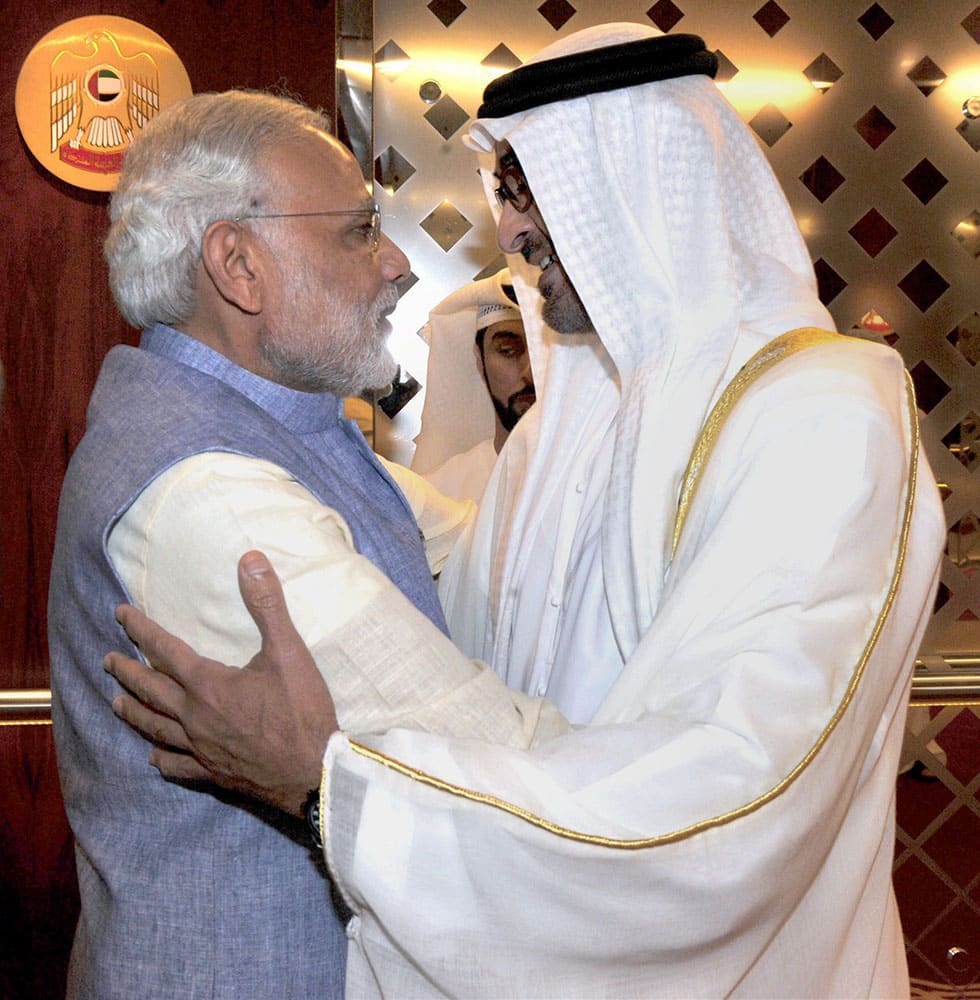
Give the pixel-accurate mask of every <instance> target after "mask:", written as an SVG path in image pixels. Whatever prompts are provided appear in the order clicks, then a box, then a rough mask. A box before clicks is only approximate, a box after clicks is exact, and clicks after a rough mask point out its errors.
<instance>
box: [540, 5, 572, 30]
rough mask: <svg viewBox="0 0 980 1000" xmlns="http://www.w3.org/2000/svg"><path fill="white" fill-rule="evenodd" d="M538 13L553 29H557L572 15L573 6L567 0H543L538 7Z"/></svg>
mask: <svg viewBox="0 0 980 1000" xmlns="http://www.w3.org/2000/svg"><path fill="white" fill-rule="evenodd" d="M538 13H539V14H540V15H541V16H542V17H543V18H544V19H545V20H546V21H547V22H548V24H550V25H551V26H552V28H554V29H555V31H559V30H560V29H561V28H563V27H564V26H565V23H566V21H568V19H569V18H571V17H572V16H574V14H575V8H574V7H573V6H572V5H571V4H570V3H569V2H568V0H545V2H544V3H543V4H541V6H540V7H539V8H538Z"/></svg>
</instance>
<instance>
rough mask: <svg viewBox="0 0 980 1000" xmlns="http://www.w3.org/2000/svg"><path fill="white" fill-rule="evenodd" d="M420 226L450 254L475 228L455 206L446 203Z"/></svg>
mask: <svg viewBox="0 0 980 1000" xmlns="http://www.w3.org/2000/svg"><path fill="white" fill-rule="evenodd" d="M419 225H420V226H421V227H422V228H423V229H424V230H425V231H426V232H427V233H428V234H429V236H431V237H432V239H433V240H435V241H436V243H438V244H439V246H440V247H442V249H443V250H445V251H446V253H448V252H449V251H450V250H452V248H453V247H454V246H456V244H457V243H458V242H459V241H460V240H461V239H462V238H463V237H464V236H465V235H466V234H467V233H468V232H469V231H470V230H471V229H472V228H473V224H472V223H471V222H470V221H469V219H467V218H466V216H465V215H463V214H462V213H461V212H460V211H459V209H458V208H456V206H455V205H453V204H452V203H451V202H449V201H444V202H443V203H442V204H441V205H439V206H438V208H435V209H433V210H432V211H431V212H430V213H429V214H428V215H427V216H426V217H425V218H424V219H423V220H422V221H421V222H420V223H419Z"/></svg>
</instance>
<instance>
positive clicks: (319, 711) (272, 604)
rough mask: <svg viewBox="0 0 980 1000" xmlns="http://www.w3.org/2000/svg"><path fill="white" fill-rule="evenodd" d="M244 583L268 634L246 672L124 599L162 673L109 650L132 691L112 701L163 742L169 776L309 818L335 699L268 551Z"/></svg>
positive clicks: (155, 754)
mask: <svg viewBox="0 0 980 1000" xmlns="http://www.w3.org/2000/svg"><path fill="white" fill-rule="evenodd" d="M238 586H239V590H240V591H241V594H242V599H243V600H244V602H245V606H246V607H247V608H248V612H249V614H250V615H251V616H252V618H253V619H254V621H255V624H256V625H257V626H258V628H259V633H260V635H261V637H262V648H261V650H260V651H259V652H258V653H257V654H256V655H255V656H254V657H253V658H252V659H251V661H250V662H249V663H248V664H247V665H246V666H245V667H242V668H240V669H239V668H235V667H228V666H225V665H224V664H221V663H218V662H217V661H215V660H209V659H207V658H206V657H203V656H198V655H197V653H195V652H194V650H192V649H191V648H190V646H188V645H187V644H186V643H184V642H181V640H180V639H178V638H177V637H176V636H173V635H171V634H170V633H169V632H167V631H165V630H164V629H163V628H161V627H160V626H159V625H157V624H156V623H155V622H153V621H151V620H150V619H149V618H147V617H146V616H145V615H143V614H142V613H140V612H139V611H137V610H136V609H135V608H132V607H130V606H129V605H126V604H124V605H121V606H120V607H119V609H118V610H117V612H116V615H117V618H118V619H119V621H120V623H121V624H122V626H123V627H124V628H125V629H126V631H127V633H129V636H130V638H131V639H132V640H133V641H134V642H135V643H136V644H137V645H138V646H139V648H140V650H141V651H142V653H143V655H144V656H145V657H146V658H147V660H148V661H149V662H150V663H151V664H152V666H153V667H154V670H150V669H149V668H148V667H146V666H144V665H143V664H142V663H139V662H138V661H137V660H133V659H130V658H129V657H127V656H125V655H124V654H122V653H110V654H109V655H108V656H107V657H106V659H105V668H106V670H107V671H108V672H109V673H110V674H112V676H113V677H115V678H116V679H117V680H118V681H119V682H120V683H121V684H122V685H123V686H124V687H126V688H128V690H129V691H130V692H131V694H120V695H117V697H116V698H115V699H114V700H113V703H112V708H113V711H114V712H115V713H116V715H118V716H119V717H120V718H121V719H124V720H125V721H126V722H128V723H129V724H130V725H131V726H133V727H134V728H135V729H137V730H138V731H139V732H141V733H142V734H143V735H144V736H145V737H146V738H147V739H149V740H151V741H152V742H153V743H155V744H156V747H155V748H154V749H153V750H152V752H151V753H150V763H152V764H153V765H155V766H156V767H158V768H159V769H160V772H161V773H162V774H163V775H165V776H166V777H169V778H182V779H196V780H209V781H213V782H214V783H215V784H218V785H221V786H223V787H225V788H233V789H236V790H238V791H241V792H245V793H247V794H248V795H251V796H253V797H255V798H259V799H262V800H263V801H265V802H270V803H272V804H273V805H275V806H278V807H279V808H280V809H283V810H285V811H286V812H289V813H292V814H294V815H300V814H301V811H302V805H303V801H304V799H305V798H306V794H307V792H308V791H309V790H310V789H311V788H315V787H316V786H317V785H319V783H320V766H321V760H322V758H323V751H324V748H325V747H326V744H327V740H328V739H329V738H330V736H331V734H332V733H334V732H335V731H336V729H337V719H336V715H335V714H334V706H333V701H332V700H331V698H330V693H329V691H328V690H327V686H326V684H325V683H324V680H323V678H322V677H321V676H320V672H319V671H318V670H317V667H316V664H315V663H314V662H313V657H312V655H311V654H310V651H309V650H308V649H307V648H306V645H305V644H304V643H303V640H302V639H301V638H300V636H299V633H298V632H297V631H296V628H295V626H294V625H293V622H292V619H291V618H290V617H289V610H288V608H287V607H286V600H285V597H284V596H283V592H282V587H281V586H280V583H279V578H278V577H277V576H276V574H275V571H274V570H273V568H272V566H271V564H270V563H269V561H268V559H267V558H266V557H265V556H264V555H263V554H262V553H261V552H247V553H246V554H245V555H244V556H242V558H241V560H240V561H239V563H238Z"/></svg>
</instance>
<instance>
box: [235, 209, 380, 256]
mask: <svg viewBox="0 0 980 1000" xmlns="http://www.w3.org/2000/svg"><path fill="white" fill-rule="evenodd" d="M316 215H364V216H370V217H371V218H370V222H369V226H370V233H369V236H368V240H369V242H370V244H371V251H372V253H373V252H375V251H376V250H377V249H378V247H379V246H380V245H381V209H380V207H379V206H377V205H372V206H371V207H370V208H367V207H365V208H347V209H344V210H342V211H338V212H265V213H256V214H255V215H239V216H238V217H237V218H235V219H232V222H247V221H248V220H249V219H307V218H310V217H312V216H316Z"/></svg>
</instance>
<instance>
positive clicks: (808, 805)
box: [110, 24, 944, 997]
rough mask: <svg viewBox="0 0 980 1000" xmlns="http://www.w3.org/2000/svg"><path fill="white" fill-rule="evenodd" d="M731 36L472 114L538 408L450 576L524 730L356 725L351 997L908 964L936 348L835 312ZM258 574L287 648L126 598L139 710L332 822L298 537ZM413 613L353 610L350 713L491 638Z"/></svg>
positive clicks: (603, 42)
mask: <svg viewBox="0 0 980 1000" xmlns="http://www.w3.org/2000/svg"><path fill="white" fill-rule="evenodd" d="M714 62H715V61H714V57H713V56H712V55H711V54H710V53H708V52H707V51H706V50H705V48H704V45H703V43H702V42H701V40H700V39H698V38H696V37H694V36H688V35H676V36H670V35H668V36H657V35H656V33H655V32H653V31H652V30H651V29H649V28H646V27H643V26H640V25H634V24H613V25H605V26H603V27H600V28H595V29H589V30H586V31H583V32H579V33H577V34H573V35H570V36H568V37H567V38H565V39H563V40H561V41H559V42H557V43H555V44H554V45H552V46H550V47H549V48H547V49H545V50H544V51H543V52H542V53H541V54H540V55H539V56H537V57H536V58H535V59H534V60H532V61H531V62H530V63H529V64H527V65H525V66H523V67H521V68H519V69H517V70H515V71H513V72H512V73H510V74H508V75H506V76H504V77H501V78H499V79H498V80H497V81H495V82H494V83H493V84H491V86H490V87H488V89H487V92H486V94H485V95H484V104H483V106H482V107H481V109H480V111H479V115H478V118H479V120H478V121H477V122H476V123H475V124H474V125H473V126H472V127H471V130H470V137H471V143H472V144H473V145H474V146H476V147H477V148H478V149H480V150H481V151H482V152H483V153H485V154H486V155H487V156H489V157H491V158H492V162H493V167H492V173H490V174H489V175H488V186H489V187H490V188H491V190H492V193H493V195H494V196H495V198H496V201H497V207H498V211H499V218H498V241H499V242H500V245H501V247H502V249H503V250H504V251H506V252H507V253H508V254H510V255H512V256H511V260H510V263H511V268H512V271H513V272H514V278H515V285H516V287H517V291H518V297H519V299H520V301H521V306H522V312H523V313H524V315H525V319H526V323H527V327H528V341H529V348H530V350H531V354H532V362H533V364H534V375H535V382H536V385H537V390H538V403H537V404H536V405H535V407H533V409H532V410H531V411H530V412H529V413H528V414H527V416H526V417H525V418H524V419H523V420H522V421H521V422H520V424H519V425H518V427H517V428H516V430H515V431H514V433H513V434H512V435H511V438H510V440H509V441H508V444H507V447H506V449H504V452H503V454H502V456H501V461H500V463H499V464H498V467H497V470H496V471H495V473H494V477H493V480H492V481H491V483H490V487H489V488H488V491H487V493H486V495H485V497H484V500H483V503H482V505H481V509H480V512H479V516H478V518H477V520H476V522H475V524H474V526H473V528H472V530H471V531H470V532H469V534H468V535H467V536H466V537H465V538H464V540H463V542H462V543H461V544H460V545H458V546H457V547H456V549H455V550H454V551H453V553H452V555H451V557H450V560H449V563H448V565H447V567H446V569H445V570H444V572H443V574H442V579H441V585H440V596H441V598H442V600H443V603H444V607H445V608H446V611H447V618H448V621H449V624H450V630H451V634H452V635H453V638H454V640H455V641H456V643H458V644H459V646H460V647H461V648H462V649H463V650H465V652H466V653H467V654H469V655H470V656H473V657H478V658H480V659H481V660H482V661H485V662H486V663H489V664H490V665H492V667H493V669H494V670H495V671H496V673H497V674H499V676H500V677H501V678H502V679H503V680H504V681H505V682H506V684H507V685H508V687H504V686H503V685H502V684H500V685H498V686H494V685H493V684H492V683H487V684H486V686H485V688H484V690H483V691H482V692H481V694H480V698H479V700H476V701H474V700H472V699H466V700H465V703H462V704H461V705H460V706H459V707H460V710H461V712H462V710H463V709H465V710H467V711H470V712H473V713H474V726H475V722H476V721H477V720H481V719H482V720H486V719H487V718H488V717H490V714H491V713H494V715H495V717H496V718H497V719H498V720H499V721H498V723H497V724H499V726H500V730H501V737H500V739H491V740H488V739H487V738H486V737H485V736H477V735H476V734H475V728H474V735H473V737H472V738H466V735H465V733H464V732H462V731H461V727H459V726H457V728H456V730H455V731H454V732H452V733H450V732H449V731H448V730H449V725H448V723H449V722H450V721H453V722H456V721H457V720H458V719H459V718H460V717H461V712H459V713H452V714H451V715H447V719H446V720H444V721H443V722H440V720H438V719H435V718H432V719H430V720H428V725H427V731H418V730H417V729H409V728H400V729H390V730H387V731H378V730H372V729H371V728H368V727H364V728H360V729H358V728H356V725H357V720H356V719H355V720H354V725H353V726H346V727H341V728H340V729H339V730H338V731H337V732H335V733H334V734H333V735H332V736H331V737H330V739H329V741H328V743H327V746H326V750H325V753H323V756H322V783H321V785H320V796H319V801H318V802H317V803H316V805H317V807H318V808H317V809H314V810H312V811H311V813H312V814H311V817H310V818H311V820H312V821H313V822H314V825H315V826H316V827H317V829H318V830H319V831H320V832H321V833H322V836H323V842H324V845H325V856H326V858H327V862H328V864H329V865H330V868H331V871H332V872H333V874H334V877H335V879H336V881H337V884H338V886H339V887H340V889H341V891H342V892H343V894H344V897H345V898H346V899H347V901H348V903H349V905H350V907H351V909H352V910H353V912H354V914H355V916H354V918H353V919H352V921H351V923H350V924H349V926H348V934H349V936H350V941H351V947H350V958H349V966H348V976H349V979H348V982H349V984H350V990H351V992H352V994H353V995H357V996H375V995H382V996H391V997H396V996H486V997H501V996H526V997H529V996H548V997H555V996H615V997H653V996H663V997H695V996H728V995H739V996H780V997H789V996H811V997H816V996H820V997H828V996H834V997H843V996H878V997H895V996H901V995H905V994H907V992H908V978H907V969H906V964H905V958H904V950H903V944H902V934H901V929H900V925H899V918H898V913H897V910H896V906H895V900H894V894H893V891H892V887H891V875H890V872H891V857H892V845H893V828H894V782H895V775H896V768H897V764H898V757H899V750H900V746H901V738H902V723H903V720H904V717H905V709H906V704H907V696H908V691H909V684H910V678H911V672H912V664H913V661H914V657H915V652H916V648H917V645H918V643H919V641H920V638H921V636H922V632H923V629H924V627H925V623H926V621H927V619H928V617H929V614H930V611H931V604H932V598H933V594H934V590H935V585H936V578H937V572H938V566H939V560H940V555H941V551H942V547H943V538H944V526H943V516H942V511H941V506H940V502H939V499H938V495H937V490H936V487H935V483H934V481H933V479H932V477H931V475H930V473H929V469H928V466H927V464H926V461H925V459H924V457H923V455H922V452H921V448H920V445H919V440H918V433H917V419H916V410H915V404H914V399H913V395H912V392H911V389H910V385H909V382H908V379H907V376H906V374H905V373H904V371H903V367H902V364H901V360H900V358H899V356H898V355H897V354H896V353H894V352H893V351H891V350H889V349H887V348H883V347H880V346H878V345H874V344H870V343H867V342H863V341H858V340H853V339H850V338H845V337H841V336H839V335H837V334H835V333H832V332H828V328H829V327H830V326H831V320H830V316H829V315H828V313H827V311H826V310H825V309H824V307H823V306H822V305H821V303H820V301H819V299H818V297H817V291H816V283H815V280H814V275H813V269H812V267H811V264H810V261H809V258H808V255H807V252H806V247H805V246H804V243H803V240H802V238H801V236H800V233H799V230H798V228H797V226H796V223H795V222H794V220H793V217H792V214H791V212H790V210H789V207H788V205H787V203H786V200H785V197H784V196H783V194H782V192H781V191H780V189H779V187H778V185H777V183H776V181H775V179H774V177H773V174H772V171H771V170H770V168H769V166H768V165H767V163H766V161H765V158H764V156H763V154H762V152H761V150H760V148H759V147H758V144H757V143H756V142H755V140H754V138H753V136H752V135H751V133H750V132H749V131H748V130H747V129H746V127H745V126H744V124H743V123H742V122H741V121H740V120H739V118H738V116H737V114H736V113H735V112H734V110H733V109H732V108H731V107H730V106H729V105H728V104H727V103H726V101H725V100H724V98H723V97H722V95H721V94H720V92H719V91H718V90H717V89H716V88H715V86H714V85H713V84H712V82H711V80H710V79H709V78H708V77H709V76H710V74H711V73H712V71H713V67H714ZM545 323H547V324H548V325H549V326H550V327H551V328H552V329H553V330H554V331H556V332H554V333H549V332H547V331H546V330H545V327H544V324H545ZM242 584H243V593H244V594H245V595H246V598H247V600H248V601H249V603H250V606H251V607H252V608H253V613H254V614H255V615H256V618H257V621H259V623H260V628H261V629H262V631H263V635H264V637H265V643H264V648H263V651H262V653H261V654H260V655H259V656H258V657H257V658H256V660H255V661H254V663H253V664H252V669H248V670H244V671H240V672H238V673H237V674H234V675H229V674H225V673H222V671H221V670H220V669H219V668H218V667H217V666H216V665H215V664H213V663H209V662H208V661H206V660H203V659H201V658H200V657H196V656H195V655H193V654H192V653H190V652H189V650H188V649H187V648H186V647H184V646H183V645H182V644H180V643H179V642H177V641H176V640H174V639H173V638H172V637H169V636H167V635H166V634H164V633H162V632H161V631H160V630H158V629H156V628H154V627H153V625H152V624H151V623H149V622H147V621H146V620H145V619H144V618H142V617H140V616H139V615H137V614H136V613H134V612H132V611H131V610H127V609H124V610H123V611H122V612H121V615H122V618H123V621H124V622H125V623H126V624H127V626H128V627H129V628H130V629H131V631H132V633H133V634H134V635H136V636H137V638H138V639H139V640H140V641H141V643H142V644H143V648H144V650H145V652H146V653H147V654H148V655H149V657H150V659H151V660H152V661H153V662H154V663H155V664H156V665H157V666H158V667H159V669H160V670H161V671H163V672H164V674H165V675H162V674H160V673H157V674H154V673H152V672H150V671H147V670H146V669H145V668H141V667H140V666H139V665H138V664H137V663H135V661H131V660H126V659H125V658H122V657H120V656H118V655H114V656H112V657H110V669H111V670H112V672H113V673H114V674H115V675H116V676H117V677H119V678H121V679H123V680H124V681H125V682H126V683H127V684H128V685H129V686H130V687H131V688H132V690H134V691H135V692H136V693H137V694H138V695H139V696H140V697H141V698H142V699H143V701H144V702H145V706H144V705H141V704H140V703H139V702H137V701H136V700H135V699H133V698H132V697H130V696H120V698H119V699H117V701H116V706H115V707H116V710H117V711H118V712H119V713H120V714H121V715H122V716H123V717H124V718H126V719H128V720H130V721H132V722H133V723H134V724H137V725H140V726H141V727H142V728H143V730H144V731H145V732H147V733H149V734H151V735H152V736H154V737H155V738H156V739H157V740H159V741H163V742H165V743H167V744H169V745H170V746H171V747H173V748H176V750H170V751H168V750H162V749H157V750H154V751H153V755H152V758H151V759H152V760H153V761H155V763H156V764H157V765H158V766H159V767H160V768H161V769H162V770H163V772H164V773H166V774H175V775H180V774H183V775H188V776H196V777H204V776H211V777H213V778H214V779H215V780H216V781H218V782H219V783H222V784H227V785H231V786H233V787H249V788H251V789H252V790H253V791H257V792H258V794H260V795H262V796H263V797H265V798H267V799H268V800H269V801H272V802H275V803H277V804H279V805H280V806H281V807H283V808H286V809H288V810H291V811H294V812H298V811H299V808H300V802H301V801H302V795H301V792H300V790H301V789H302V788H303V782H304V780H305V781H307V782H310V783H315V782H316V779H317V777H318V770H319V765H320V763H321V760H320V752H321V751H323V749H324V748H323V741H322V738H319V739H318V734H319V731H318V730H316V727H315V725H314V723H315V720H316V719H318V718H322V717H323V715H324V713H325V712H327V711H328V708H329V706H331V705H332V703H331V701H330V699H329V698H328V697H327V696H326V693H325V692H323V691H321V690H319V689H318V688H317V687H316V684H317V683H318V682H319V675H318V674H316V673H315V671H313V669H312V667H311V666H310V665H309V663H307V662H306V660H307V658H306V657H305V655H304V654H303V651H302V644H301V643H299V642H298V641H297V640H296V638H295V635H294V634H293V633H291V631H290V630H289V627H288V623H287V622H286V621H285V620H284V617H283V605H282V601H281V599H280V598H279V597H278V596H277V588H276V586H275V580H274V577H273V574H272V573H271V572H269V569H268V564H267V563H266V562H265V561H264V560H263V559H262V558H260V557H258V556H256V555H254V554H250V555H249V556H248V557H246V558H245V559H244V560H243V561H242ZM407 620H408V616H407V615H403V614H402V612H401V610H400V609H399V608H398V607H396V606H395V604H394V602H393V601H391V600H389V599H388V595H387V592H383V591H379V596H378V597H377V598H376V599H375V600H373V601H372V602H370V605H368V606H366V607H365V608H364V609H363V610H362V612H361V613H360V614H358V615H357V616H356V617H355V618H354V619H352V620H351V621H349V622H347V623H345V624H344V625H343V626H342V627H340V628H338V629H336V630H335V631H334V633H333V642H334V645H335V652H334V655H333V657H332V664H333V666H332V668H328V670H327V680H328V684H329V685H330V688H331V692H332V693H333V695H334V697H335V699H337V704H338V705H340V704H341V702H342V701H344V700H345V699H346V697H347V694H348V691H349V689H350V684H349V682H348V680H347V679H346V678H347V675H348V674H350V673H352V672H353V673H355V674H357V675H358V676H361V675H363V679H366V680H368V681H371V680H372V679H374V680H378V679H379V678H382V679H383V680H384V681H385V683H386V684H390V685H391V687H390V690H391V691H408V692H411V691H413V690H415V689H416V688H418V687H421V686H423V685H429V686H430V687H431V688H434V689H438V688H439V687H440V685H443V684H446V685H448V684H450V683H451V678H452V677H453V675H454V672H457V671H458V672H460V673H461V674H464V673H465V671H466V670H468V669H470V668H471V665H470V663H469V661H468V660H466V659H465V657H463V656H462V655H460V654H459V653H457V652H456V650H455V649H454V648H453V647H451V646H450V645H449V644H448V643H446V642H443V641H440V640H439V637H438V636H437V635H435V634H434V630H433V629H431V628H430V627H428V626H426V625H425V623H424V622H423V621H421V619H419V618H418V617H417V616H416V617H415V618H414V619H412V621H413V622H414V624H411V625H409V624H406V622H407ZM395 637H400V640H399V641H400V642H401V644H402V645H401V646H400V647H399V648H398V654H397V655H388V656H383V655H381V653H379V650H383V649H384V648H385V643H387V644H388V645H389V646H390V645H391V643H392V642H394V641H395ZM406 647H408V650H407V651H408V652H409V653H410V654H412V655H408V656H406V655H405V653H406ZM418 650H422V651H423V652H422V654H421V656H419V655H415V654H416V653H417V651H418ZM379 664H380V666H378V665H379ZM392 671H394V672H396V673H397V681H392V680H391V678H390V674H391V672H392ZM300 673H301V674H302V676H304V677H308V678H310V683H304V684H300V685H299V686H300V688H301V689H302V694H303V697H302V698H293V699H292V700H291V707H289V708H288V709H287V707H286V706H285V705H284V701H283V698H282V697H281V692H282V691H283V689H284V688H287V687H288V685H297V684H298V683H299V682H298V681H297V679H296V678H297V676H299V674H300ZM287 678H288V679H289V680H288V684H287V681H286V679H287ZM235 691H237V692H240V693H241V695H242V697H243V699H244V700H245V701H246V702H247V703H248V704H249V706H250V708H249V710H250V711H252V712H254V711H256V710H257V706H261V707H262V708H263V709H268V710H269V711H270V712H272V711H273V710H278V714H277V715H276V716H275V718H276V720H277V726H278V729H279V731H280V732H289V733H291V734H293V735H294V739H293V740H292V741H291V745H290V748H289V752H288V753H276V754H275V756H276V758H277V759H276V761H275V762H273V761H272V755H273V754H274V748H263V746H262V742H261V741H255V740H250V739H249V738H248V736H247V734H245V735H240V734H239V731H240V730H241V729H242V727H241V725H236V724H235V715H236V711H237V710H236V709H230V710H229V709H227V708H226V706H227V703H228V698H229V694H230V692H235ZM471 693H472V692H471ZM146 706H148V707H146ZM153 706H156V708H157V709H159V710H160V712H159V713H157V712H154V711H153ZM515 719H519V720H520V721H521V726H523V738H519V737H520V733H519V732H518V730H520V728H521V726H517V725H515V724H514V720H515ZM227 726H232V727H233V728H234V729H235V731H236V737H235V739H229V738H228V733H227V731H226V728H225V727H227ZM263 768H271V769H272V770H274V771H275V772H276V776H275V778H274V779H272V778H270V776H269V774H268V773H265V772H264V771H263Z"/></svg>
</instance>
